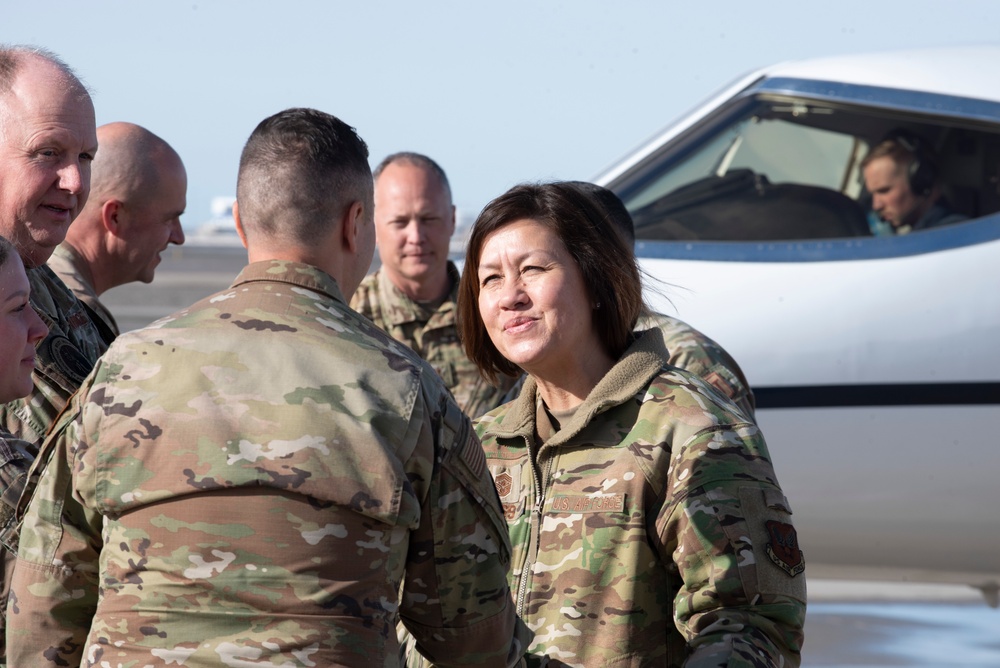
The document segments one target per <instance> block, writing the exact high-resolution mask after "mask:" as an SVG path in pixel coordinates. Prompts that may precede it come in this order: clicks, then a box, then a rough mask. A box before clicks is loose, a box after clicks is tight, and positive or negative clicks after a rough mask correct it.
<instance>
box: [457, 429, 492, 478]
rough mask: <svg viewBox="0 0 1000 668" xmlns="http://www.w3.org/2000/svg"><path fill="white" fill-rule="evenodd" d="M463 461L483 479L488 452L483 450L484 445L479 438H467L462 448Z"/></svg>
mask: <svg viewBox="0 0 1000 668" xmlns="http://www.w3.org/2000/svg"><path fill="white" fill-rule="evenodd" d="M462 461H463V462H465V465H466V466H468V467H469V470H470V471H472V475H474V476H476V477H477V478H480V479H481V478H482V477H483V476H484V475H485V474H486V453H485V452H483V446H481V445H480V444H479V440H478V439H475V438H469V439H466V441H465V447H464V448H463V449H462Z"/></svg>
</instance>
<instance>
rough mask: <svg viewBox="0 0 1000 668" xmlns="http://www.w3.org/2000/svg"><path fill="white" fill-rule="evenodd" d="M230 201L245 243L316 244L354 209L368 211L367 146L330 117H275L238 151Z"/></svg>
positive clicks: (290, 113)
mask: <svg viewBox="0 0 1000 668" xmlns="http://www.w3.org/2000/svg"><path fill="white" fill-rule="evenodd" d="M236 200H237V203H238V204H239V211H240V220H241V222H242V223H243V226H244V229H245V230H246V231H247V234H248V236H253V235H254V234H261V235H263V236H265V237H271V238H280V237H289V238H291V239H292V240H294V241H296V242H298V243H301V244H306V245H309V244H314V243H316V241H317V240H319V239H321V238H322V237H323V235H324V234H326V233H327V232H328V231H329V229H330V226H331V225H332V224H335V223H336V221H337V220H339V219H340V216H341V215H342V214H343V213H344V211H345V210H346V209H347V207H349V206H350V205H351V204H352V203H353V202H356V201H359V200H360V201H362V202H365V203H368V205H369V206H373V205H371V201H372V175H371V169H370V168H369V166H368V146H367V144H365V142H364V140H362V139H361V137H359V136H358V134H357V132H355V130H354V128H353V127H351V126H349V125H347V124H346V123H344V122H343V121H341V120H340V119H339V118H337V117H336V116H332V115H330V114H327V113H324V112H322V111H317V110H315V109H303V108H295V109H286V110H285V111H281V112H278V113H277V114H274V115H273V116H269V117H268V118H265V119H264V120H263V121H261V122H260V124H258V125H257V127H256V128H255V129H254V131H253V132H252V133H251V134H250V138H249V139H248V140H247V143H246V145H245V146H244V147H243V153H242V155H241V156H240V170H239V176H238V178H237V181H236Z"/></svg>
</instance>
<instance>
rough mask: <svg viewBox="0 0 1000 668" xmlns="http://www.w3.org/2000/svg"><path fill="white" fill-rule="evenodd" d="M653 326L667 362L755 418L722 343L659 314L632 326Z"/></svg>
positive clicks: (517, 388) (511, 394)
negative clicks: (716, 391) (704, 382)
mask: <svg viewBox="0 0 1000 668" xmlns="http://www.w3.org/2000/svg"><path fill="white" fill-rule="evenodd" d="M652 328H657V329H659V330H660V333H661V334H662V335H663V343H664V346H665V347H666V349H667V357H666V362H667V364H669V365H670V366H675V367H677V368H679V369H684V370H685V371H689V372H690V373H693V374H694V375H696V376H698V377H699V378H701V379H702V380H705V381H706V382H708V384H709V385H711V386H712V387H714V388H715V389H717V390H718V391H719V392H722V394H723V395H724V396H726V397H728V398H729V399H731V400H732V401H733V403H735V404H736V405H737V406H738V407H739V408H740V409H742V410H743V412H744V413H746V416H747V417H748V418H750V419H751V420H755V419H756V416H755V414H754V409H755V404H754V397H753V391H752V390H751V389H750V383H748V382H747V379H746V376H744V375H743V370H742V369H741V368H740V365H739V364H737V363H736V360H735V359H733V357H732V356H731V355H730V354H729V353H728V352H726V350H725V349H724V348H723V347H722V346H720V345H719V344H718V343H716V342H715V341H713V340H712V339H710V338H708V337H707V336H705V335H704V334H702V333H701V332H699V331H698V330H697V329H695V328H694V327H692V326H691V325H689V324H687V323H686V322H684V321H683V320H678V319H677V318H672V317H670V316H669V315H663V314H662V313H648V314H646V315H645V316H643V317H642V318H639V322H638V324H637V325H636V327H635V329H636V331H637V332H641V331H643V330H646V329H652ZM525 378H526V376H521V378H519V379H518V380H517V382H516V383H515V384H514V386H513V387H511V389H510V390H509V391H508V392H507V395H506V396H505V397H504V399H503V401H502V402H501V403H507V402H508V401H512V400H513V399H514V398H515V397H517V395H519V394H520V393H521V386H522V384H523V383H524V380H525Z"/></svg>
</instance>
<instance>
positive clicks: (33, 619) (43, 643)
mask: <svg viewBox="0 0 1000 668" xmlns="http://www.w3.org/2000/svg"><path fill="white" fill-rule="evenodd" d="M81 408H83V409H84V410H86V409H87V404H86V400H85V392H81V393H80V394H77V395H76V398H75V399H74V401H73V403H71V405H70V408H69V410H68V413H67V414H64V416H63V419H61V420H60V421H59V423H58V424H57V426H56V427H55V428H54V430H53V431H52V433H51V434H50V435H49V436H48V438H47V440H46V442H45V444H44V445H43V447H42V451H43V453H45V452H49V451H50V452H51V459H50V460H49V461H48V464H47V465H46V466H45V469H44V471H43V472H42V473H41V475H40V477H39V480H38V486H37V487H36V488H35V493H34V496H33V497H32V498H31V501H30V503H29V504H28V506H27V510H26V512H25V516H24V521H23V524H22V527H21V532H20V545H19V548H18V558H17V562H16V564H15V568H14V575H13V578H12V581H11V592H10V598H9V600H8V603H7V660H8V665H11V666H67V665H74V666H75V665H79V664H80V660H81V657H82V655H83V654H84V653H85V648H84V643H85V641H86V637H87V634H88V632H89V630H90V624H91V620H92V619H93V616H94V612H95V610H96V606H97V595H98V576H97V572H98V560H99V556H100V551H101V545H102V539H101V527H102V519H101V516H100V515H99V514H98V513H96V512H95V511H94V510H92V509H91V508H88V507H87V506H86V505H85V504H84V503H83V501H82V499H81V497H80V496H79V495H78V494H77V491H76V490H77V488H78V487H77V486H78V485H79V484H80V482H81V481H82V480H85V479H86V477H87V475H88V474H89V473H90V471H89V468H90V467H88V466H87V465H86V464H85V463H84V457H83V456H82V455H83V454H84V453H85V452H86V450H87V446H86V443H85V439H84V438H82V427H81V425H82V418H83V416H82V415H81V414H80V413H77V412H76V411H79V410H80V409H81ZM91 409H93V407H92V406H91ZM97 410H99V408H98V409H97Z"/></svg>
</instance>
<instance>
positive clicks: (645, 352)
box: [476, 329, 805, 668]
mask: <svg viewBox="0 0 1000 668" xmlns="http://www.w3.org/2000/svg"><path fill="white" fill-rule="evenodd" d="M665 354H666V353H665V351H664V350H663V347H662V336H661V335H660V333H659V331H658V330H655V329H653V330H648V331H646V332H643V333H642V334H641V335H640V336H639V337H638V338H637V340H636V341H635V342H634V343H633V344H632V346H631V347H630V348H629V349H628V350H627V351H626V352H625V354H624V355H623V356H622V358H621V359H620V360H619V361H618V363H617V364H616V365H615V366H614V367H613V368H612V370H611V371H610V372H609V373H608V374H607V375H606V376H605V377H604V378H603V379H602V380H601V381H600V382H599V383H598V385H597V386H596V387H595V388H594V389H593V390H592V391H591V393H590V395H589V396H588V397H587V399H586V400H585V401H584V402H583V403H582V404H581V405H580V406H579V407H578V409H577V410H576V411H575V413H574V414H573V416H572V417H571V418H569V419H568V420H565V423H564V424H563V425H562V428H561V429H559V430H555V431H554V433H552V435H551V436H550V438H549V439H548V440H547V441H545V442H544V443H541V442H540V441H539V439H538V438H537V436H536V430H537V429H539V428H540V427H542V426H541V425H539V424H538V422H537V421H536V415H537V414H538V413H539V404H540V401H538V400H537V397H536V385H535V382H534V379H532V378H529V379H528V380H527V381H526V382H525V385H524V388H523V391H522V392H521V394H520V396H519V397H518V398H517V399H516V400H515V401H514V402H512V403H511V404H508V405H505V406H503V407H501V408H498V409H497V410H495V411H493V412H491V413H489V414H487V415H485V416H484V417H482V418H481V419H480V420H479V421H478V423H477V426H476V431H477V432H478V433H479V435H480V437H481V438H482V441H483V447H484V449H485V450H486V457H487V463H488V465H489V468H490V471H491V473H492V474H493V477H494V480H495V484H496V487H497V492H498V493H499V495H500V500H501V502H502V503H503V508H504V514H505V515H506V519H507V522H508V528H509V530H510V535H511V543H512V545H513V549H514V559H513V561H512V563H511V592H512V594H514V596H515V602H516V605H517V611H518V614H519V615H521V616H522V618H523V619H524V621H525V623H526V624H527V625H528V627H529V628H530V629H531V630H532V631H534V633H535V639H534V643H533V644H532V645H531V646H530V648H529V652H528V659H529V665H546V661H549V662H550V664H549V665H558V666H601V667H604V666H611V665H615V666H619V665H621V666H681V665H683V666H687V667H689V668H694V667H696V666H697V667H703V666H704V667H707V666H711V667H713V668H716V667H718V666H728V667H729V668H737V667H750V666H753V667H756V668H770V667H772V666H783V667H786V668H791V667H793V666H798V665H799V659H800V656H799V653H800V648H801V644H802V624H803V621H804V617H805V581H804V577H805V576H804V575H803V574H802V573H801V571H802V569H803V568H804V564H803V560H802V553H801V551H800V550H799V549H798V544H797V540H796V538H795V532H794V529H793V528H792V525H791V523H790V517H789V516H790V514H791V511H790V509H789V505H788V502H787V500H786V499H785V496H784V495H783V494H782V492H781V489H780V488H779V487H778V482H777V480H776V478H775V475H774V470H773V469H772V466H771V461H770V458H769V456H768V452H767V446H766V445H765V443H764V439H763V437H762V436H761V434H760V431H759V430H758V429H757V427H756V426H755V425H754V424H753V423H752V422H749V421H748V420H747V419H746V417H745V416H744V415H742V414H740V413H737V412H735V411H733V410H732V405H731V403H730V402H728V401H724V400H722V398H721V397H719V395H718V393H717V392H715V391H714V390H711V389H709V388H708V386H707V385H706V384H705V383H704V381H702V380H701V379H699V378H697V377H696V376H693V375H691V374H690V373H687V372H685V371H682V370H680V369H677V368H675V367H671V366H665V365H664V363H663V359H664V356H665ZM541 415H543V416H545V415H546V414H545V412H544V410H542V412H541ZM545 420H546V424H550V423H549V422H548V418H547V417H545ZM550 426H551V425H550ZM545 431H547V429H546V428H544V427H542V432H543V433H544V432H545Z"/></svg>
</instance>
